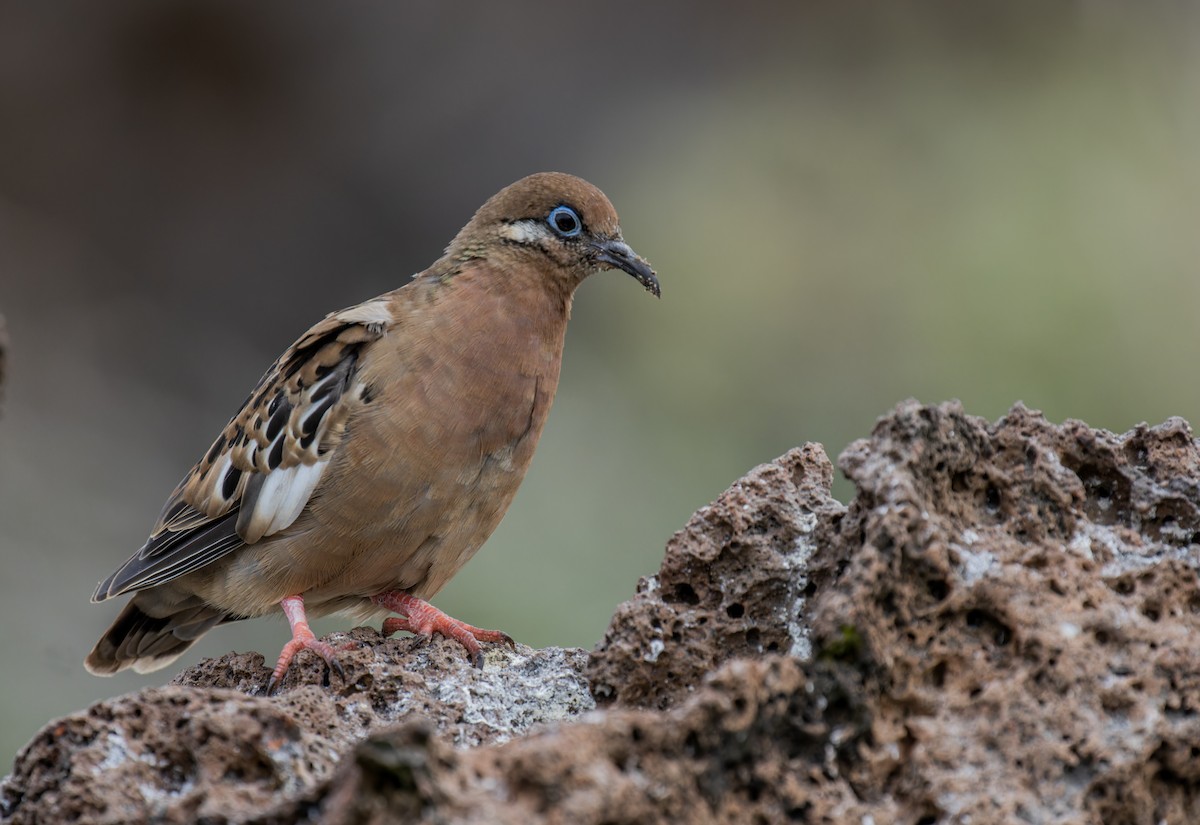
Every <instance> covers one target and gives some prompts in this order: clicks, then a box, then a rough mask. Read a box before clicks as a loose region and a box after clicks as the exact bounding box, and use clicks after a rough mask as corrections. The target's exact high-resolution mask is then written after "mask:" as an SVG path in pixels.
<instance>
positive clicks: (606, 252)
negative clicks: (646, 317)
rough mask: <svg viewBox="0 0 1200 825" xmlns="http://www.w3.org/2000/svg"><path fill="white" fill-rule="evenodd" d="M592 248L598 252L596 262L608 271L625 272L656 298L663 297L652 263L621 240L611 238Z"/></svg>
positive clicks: (599, 242)
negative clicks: (617, 270)
mask: <svg viewBox="0 0 1200 825" xmlns="http://www.w3.org/2000/svg"><path fill="white" fill-rule="evenodd" d="M592 248H593V249H595V250H596V261H597V262H598V263H600V264H602V265H603V266H605V267H606V268H608V269H623V270H625V271H626V272H628V273H629V274H630V275H632V276H633V277H635V278H637V280H638V283H640V284H641V285H642V286H644V287H646V291H647V292H651V293H653V294H654V297H655V298H661V297H662V290H661V289H660V288H659V286H658V278H657V276H655V274H654V270H653V269H651V267H650V262H649V261H647V260H646V259H645V258H643V257H641V256H639V255H638V254H637V253H636V252H634V251H633V250H632V249H630V248H629V244H627V243H625V242H624V241H622V240H621V239H619V238H609V239H605V240H599V241H594V242H593V243H592Z"/></svg>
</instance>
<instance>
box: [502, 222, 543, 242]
mask: <svg viewBox="0 0 1200 825" xmlns="http://www.w3.org/2000/svg"><path fill="white" fill-rule="evenodd" d="M500 235H501V236H502V237H504V238H507V239H508V240H510V241H513V242H515V243H519V244H528V245H532V246H540V245H541V244H542V243H543V242H544V241H548V240H550V228H549V227H548V226H546V224H544V223H542V222H541V221H533V220H525V221H516V222H515V223H506V224H504V225H503V226H501V227H500Z"/></svg>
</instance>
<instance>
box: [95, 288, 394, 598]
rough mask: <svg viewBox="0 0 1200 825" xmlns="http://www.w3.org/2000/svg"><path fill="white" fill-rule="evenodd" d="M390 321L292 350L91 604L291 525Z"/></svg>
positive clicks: (322, 332) (347, 329)
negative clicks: (369, 349)
mask: <svg viewBox="0 0 1200 825" xmlns="http://www.w3.org/2000/svg"><path fill="white" fill-rule="evenodd" d="M393 320H394V318H393V315H392V312H391V309H390V308H389V306H388V301H387V300H386V299H385V298H377V299H375V300H373V301H368V302H367V303H364V304H359V305H358V306H355V307H351V308H350V309H346V310H342V311H341V312H335V313H332V314H330V315H328V316H326V318H325V319H324V320H322V321H321V322H320V323H318V324H317V325H316V326H314V327H313V328H312V329H310V330H309V331H308V332H306V333H305V334H304V335H303V336H302V337H301V338H300V340H298V341H297V342H296V343H295V344H293V345H292V346H291V347H290V348H288V350H287V352H285V353H284V354H283V355H282V356H280V358H279V360H278V361H276V362H275V363H274V364H273V365H272V366H271V368H270V369H269V370H267V373H266V375H264V376H263V377H262V380H260V381H259V382H258V386H257V387H256V388H255V389H254V392H252V393H251V394H250V397H249V398H247V399H246V402H245V404H243V405H242V408H241V409H240V410H239V411H238V413H237V414H236V415H235V416H234V417H233V419H232V420H231V421H230V422H229V424H228V425H227V426H226V427H225V429H224V431H222V433H221V435H220V436H218V437H217V440H216V441H215V442H214V443H213V445H212V447H211V448H210V449H209V451H208V453H207V454H205V456H204V458H202V459H201V460H200V461H199V463H197V464H196V466H195V467H193V468H192V469H191V471H190V472H189V473H188V474H187V475H186V476H185V477H184V479H183V481H181V482H180V483H179V486H178V487H176V488H175V492H173V493H172V494H171V497H170V498H169V499H167V503H166V504H165V505H164V506H163V510H162V513H161V514H160V515H159V517H158V523H157V524H156V525H155V527H154V530H153V532H151V534H150V538H149V539H148V540H147V541H146V544H145V545H144V546H143V547H142V549H141V550H139V551H138V552H137V553H135V554H134V555H133V556H132V557H130V559H129V560H128V561H127V562H125V564H123V565H121V567H120V569H118V570H117V571H116V572H115V573H113V574H112V575H111V576H109V577H108V578H107V579H105V580H104V581H103V582H101V583H100V586H99V587H98V588H97V589H96V593H95V595H94V596H93V597H92V600H93V601H103V600H104V599H107V598H111V597H113V596H118V595H121V594H122V593H129V592H132V591H136V590H144V589H146V588H148V587H154V586H156V585H160V584H163V583H165V582H169V581H171V580H173V579H177V578H179V577H180V576H182V575H184V574H186V573H190V572H192V571H193V570H197V569H199V568H201V567H203V566H205V565H207V564H211V563H212V562H214V561H216V560H217V559H219V558H221V557H223V556H225V555H228V554H229V553H231V552H233V551H234V550H236V549H237V548H238V547H241V546H242V545H245V544H253V543H255V542H256V541H258V540H259V539H261V538H263V537H264V536H269V535H272V534H273V533H277V532H279V531H280V530H283V529H284V528H286V527H288V526H289V525H291V524H292V522H294V521H295V520H296V518H297V517H298V516H299V515H300V513H301V511H303V510H304V507H305V505H306V504H307V503H308V500H309V498H310V496H311V495H312V493H313V491H314V490H315V489H316V488H317V485H318V483H319V482H320V480H321V475H322V474H323V473H324V471H325V469H326V467H328V465H329V460H330V458H332V456H333V454H334V452H335V451H336V450H337V447H338V445H339V444H340V443H341V441H342V438H343V436H344V435H345V432H346V419H347V417H348V416H349V414H350V412H351V410H353V409H354V407H355V406H356V405H357V404H360V403H362V401H363V392H364V390H365V387H364V386H363V385H362V383H361V382H359V381H357V380H356V375H357V372H358V363H359V358H360V357H361V355H362V353H363V349H364V347H366V346H367V345H369V344H370V343H371V342H373V341H375V340H377V339H379V338H380V337H382V336H383V335H384V334H385V333H386V332H387V330H388V328H389V327H390V326H391V324H392V323H393Z"/></svg>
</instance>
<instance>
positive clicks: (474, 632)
mask: <svg viewBox="0 0 1200 825" xmlns="http://www.w3.org/2000/svg"><path fill="white" fill-rule="evenodd" d="M371 601H373V602H375V604H377V605H379V606H380V607H384V608H387V609H388V610H391V611H393V612H395V613H399V614H401V615H400V616H398V617H396V616H392V617H389V618H387V619H384V620H383V630H382V632H383V635H384V636H391V635H392V634H393V633H395V632H396V631H398V630H405V631H408V632H409V633H412V634H413V635H415V636H416V637H417V638H418V639H422V640H424V641H428V640H429V639H430V638H431V637H432V636H433V634H434V633H440V634H441V635H443V636H445V637H446V638H448V639H453V640H454V641H456V642H458V643H459V644H460V645H462V646H463V647H464V648H466V653H467V658H468V659H469V660H470V662H471V664H473V665H474V666H475V667H477V668H482V667H483V650H482V649H481V648H480V646H479V643H480V642H499V643H501V644H505V645H508V646H509V647H516V642H514V641H513V639H512V637H511V636H509V635H508V634H507V633H502V632H501V631H499V630H483V629H482V628H478V627H475V626H473V625H469V624H467V623H466V622H460V621H459V620H458V619H455V618H452V617H450V616H447V615H446V614H445V613H443V612H442V611H440V610H438V609H437V608H436V607H434V606H433V605H431V604H430V603H429V602H426V601H423V600H421V599H418V598H416V597H415V596H411V595H409V594H408V593H405V592H403V591H393V592H389V593H381V594H379V595H378V596H375V597H373V598H372V599H371Z"/></svg>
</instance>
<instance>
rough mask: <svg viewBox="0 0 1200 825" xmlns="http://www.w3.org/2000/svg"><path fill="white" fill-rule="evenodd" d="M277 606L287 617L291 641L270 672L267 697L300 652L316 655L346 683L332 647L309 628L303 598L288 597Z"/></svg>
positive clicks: (277, 685)
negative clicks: (309, 651) (306, 651)
mask: <svg viewBox="0 0 1200 825" xmlns="http://www.w3.org/2000/svg"><path fill="white" fill-rule="evenodd" d="M279 606H280V607H282V608H283V614H284V615H285V616H287V620H288V624H289V625H291V628H292V640H291V641H290V642H288V643H287V644H286V645H284V646H283V651H282V652H281V653H280V654H279V661H277V662H276V663H275V670H273V671H271V681H269V682H267V695H268V696H270V695H271V694H273V693H274V692H275V689H276V688H277V687H279V683H280V682H282V681H283V677H284V676H285V675H286V674H287V671H288V668H289V667H290V666H291V664H292V659H294V658H295V656H296V654H297V653H299V652H300V651H301V650H311V651H312V652H313V653H316V654H317V655H318V656H320V657H321V658H322V659H324V660H325V666H326V667H327V668H329V670H333V671H336V672H337V675H338V676H340V677H341V679H342V681H343V682H344V681H346V672H345V671H344V670H342V666H341V664H339V663H338V660H337V654H336V653H335V651H334V649H333V647H332V646H331V645H328V644H326V643H325V642H322V641H320V640H318V639H317V637H316V636H315V635H314V634H313V632H312V630H311V629H310V628H309V626H308V619H307V617H306V616H305V615H304V597H303V596H301V595H299V594H297V595H295V596H288V597H287V598H285V599H284V600H283V601H281V602H280V603H279ZM325 676H326V678H328V677H329V673H328V672H326V674H325Z"/></svg>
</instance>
